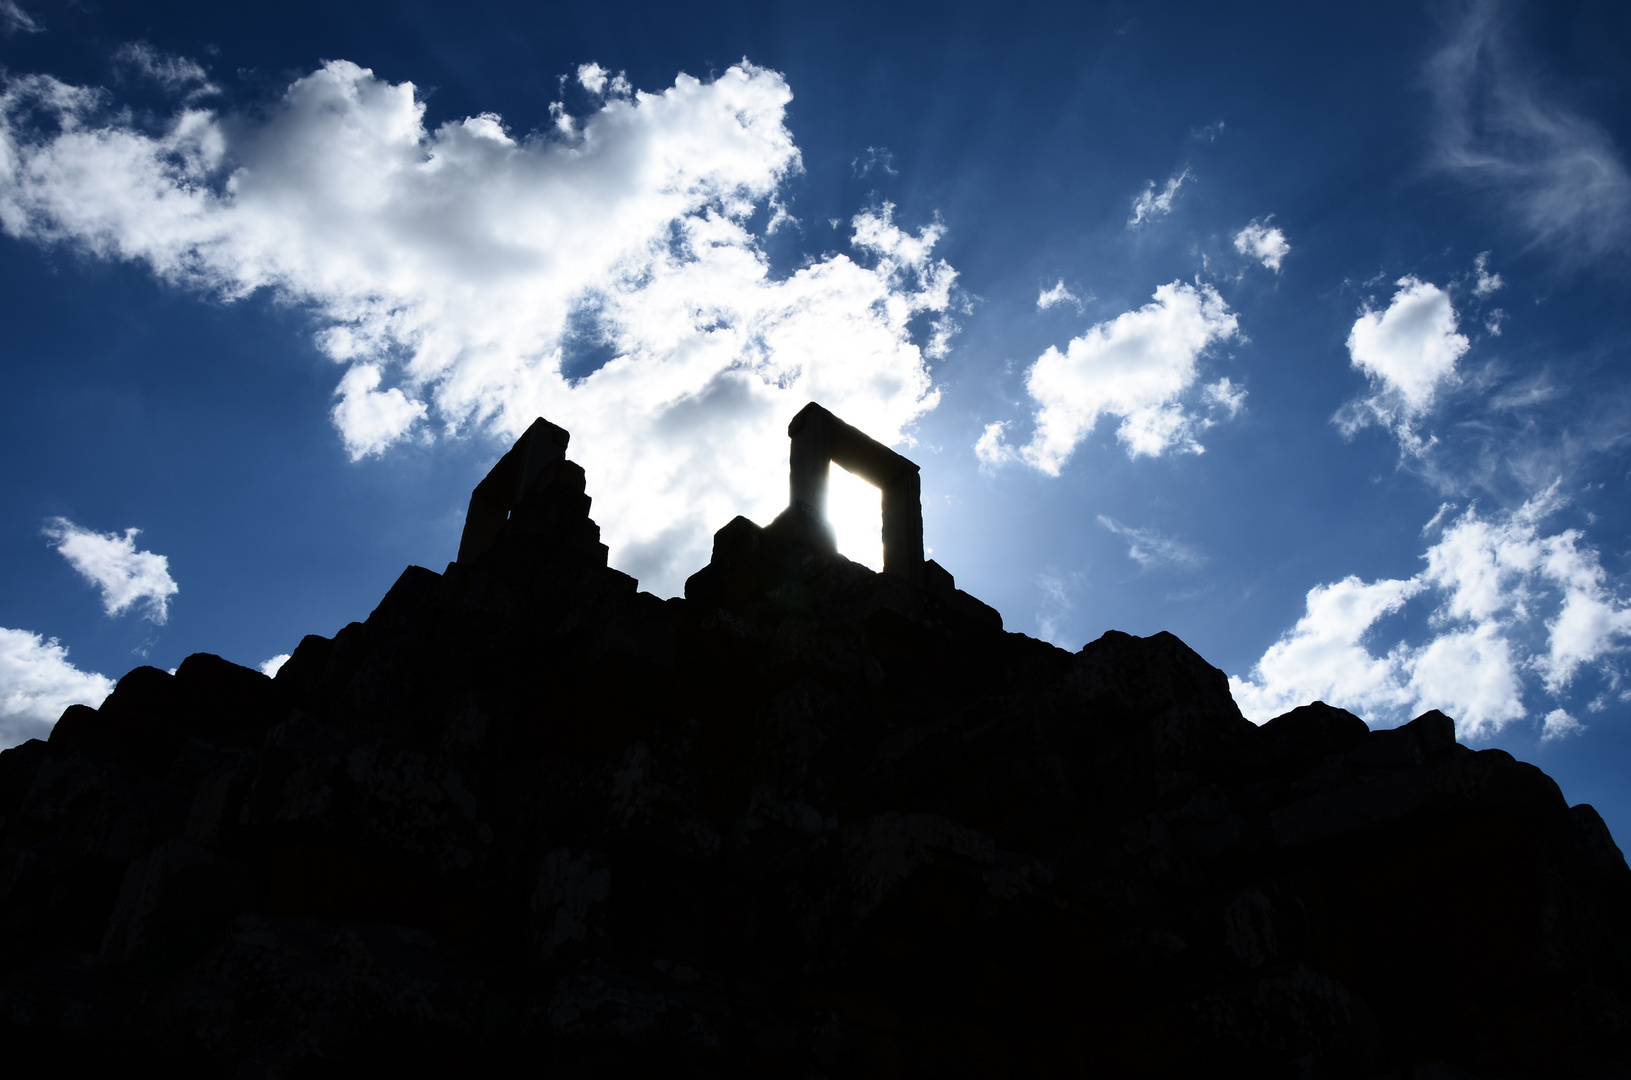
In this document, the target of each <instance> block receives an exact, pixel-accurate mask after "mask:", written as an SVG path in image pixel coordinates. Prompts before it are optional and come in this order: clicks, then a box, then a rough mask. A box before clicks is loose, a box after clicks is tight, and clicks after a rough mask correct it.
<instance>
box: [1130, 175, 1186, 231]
mask: <svg viewBox="0 0 1631 1080" xmlns="http://www.w3.org/2000/svg"><path fill="white" fill-rule="evenodd" d="M1188 179H1189V170H1188V169H1185V170H1184V171H1183V172H1181V173H1179V174H1178V175H1177V176H1174V177H1172V178H1170V179H1169V180H1168V181H1167V182H1166V184H1165V185H1164V186H1163V187H1162V188H1161V190H1160V191H1159V192H1158V191H1156V190H1155V181H1154V180H1151V181H1150V182H1149V183H1148V185H1147V186H1146V187H1145V188H1144V190H1143V191H1141V192H1140V193H1139V195H1138V198H1136V199H1134V200H1133V216H1132V217H1130V218H1128V219H1127V224H1128V225H1142V224H1144V222H1146V221H1150V220H1153V219H1155V218H1158V217H1163V216H1165V215H1167V214H1170V213H1172V200H1174V199H1176V198H1177V197H1178V189H1179V188H1181V187H1183V186H1184V181H1185V180H1188Z"/></svg>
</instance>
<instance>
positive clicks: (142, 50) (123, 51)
mask: <svg viewBox="0 0 1631 1080" xmlns="http://www.w3.org/2000/svg"><path fill="white" fill-rule="evenodd" d="M113 58H114V59H115V60H117V61H119V62H120V63H122V64H124V65H126V66H128V67H130V68H132V69H134V70H135V71H137V72H138V73H140V74H141V75H144V76H146V77H147V78H149V79H151V80H153V81H154V82H156V83H158V84H159V85H160V86H162V87H164V89H166V90H169V91H171V92H172V93H181V92H184V91H185V92H187V93H189V95H190V96H192V97H203V96H204V95H206V94H214V93H217V92H218V91H217V88H216V87H215V86H214V84H212V83H211V82H210V77H209V72H207V71H205V70H204V68H203V65H201V64H199V63H198V61H196V60H189V59H187V58H186V57H184V56H176V55H174V54H173V53H167V52H161V51H160V50H158V49H155V48H154V47H153V46H151V45H149V44H148V43H147V42H145V41H133V42H130V43H129V44H127V45H122V46H120V47H119V49H118V50H117V51H115V52H114V54H113Z"/></svg>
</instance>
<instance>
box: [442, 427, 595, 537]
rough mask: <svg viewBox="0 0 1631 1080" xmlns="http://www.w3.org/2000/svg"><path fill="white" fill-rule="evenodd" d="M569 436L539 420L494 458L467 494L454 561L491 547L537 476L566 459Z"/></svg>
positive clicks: (566, 432) (567, 433) (562, 429)
mask: <svg viewBox="0 0 1631 1080" xmlns="http://www.w3.org/2000/svg"><path fill="white" fill-rule="evenodd" d="M571 438H572V436H571V434H570V433H569V432H568V431H567V430H566V429H565V428H561V427H556V426H555V425H554V424H552V423H550V422H549V421H548V420H545V419H544V418H543V417H541V416H540V417H539V418H538V419H536V420H534V421H533V422H532V426H531V427H529V428H527V430H526V431H525V432H523V433H522V435H521V437H520V438H519V439H517V440H515V445H514V446H512V447H510V451H509V453H507V454H505V455H504V456H503V457H501V458H499V459H498V464H497V465H494V466H493V468H492V471H491V472H489V473H488V474H487V476H486V478H485V479H484V480H482V482H481V483H479V484H477V485H476V489H475V490H474V491H472V492H471V493H470V509H469V511H467V512H466V514H465V517H464V535H463V536H462V537H460V539H459V558H458V560H457V561H458V562H461V563H468V562H469V561H470V560H471V559H474V558H475V557H476V556H477V555H480V554H481V553H482V552H484V551H486V550H487V549H488V548H489V547H491V546H492V543H493V540H494V538H495V537H497V536H498V531H499V530H500V529H502V528H503V527H504V522H505V521H507V520H509V517H510V511H511V510H514V509H515V507H516V504H517V503H519V502H520V501H521V497H522V496H524V495H525V494H526V493H527V492H528V491H529V490H531V488H532V485H533V484H534V483H535V482H537V480H538V476H539V474H541V473H542V472H543V471H544V470H545V469H547V468H549V467H550V466H551V465H554V464H555V463H557V462H559V461H564V460H565V459H566V444H567V443H568V442H569V441H570V440H571Z"/></svg>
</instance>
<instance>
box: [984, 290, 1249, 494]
mask: <svg viewBox="0 0 1631 1080" xmlns="http://www.w3.org/2000/svg"><path fill="white" fill-rule="evenodd" d="M1238 330H1239V323H1238V320H1237V319H1236V318H1235V315H1234V313H1233V312H1231V311H1230V310H1229V305H1228V304H1226V303H1224V301H1223V298H1222V297H1221V296H1219V295H1218V293H1217V290H1216V289H1214V288H1212V286H1210V285H1202V286H1200V287H1199V288H1197V287H1195V286H1193V285H1188V284H1185V283H1184V282H1181V281H1174V282H1172V283H1171V284H1170V285H1162V286H1161V287H1160V288H1158V289H1156V290H1155V298H1154V300H1153V301H1152V302H1151V303H1148V304H1145V305H1144V306H1143V307H1141V308H1139V309H1137V310H1136V311H1127V312H1123V313H1122V314H1120V315H1118V316H1116V317H1115V318H1114V319H1111V320H1109V321H1107V322H1101V323H1098V324H1096V325H1094V326H1093V327H1091V328H1090V329H1089V330H1088V331H1087V333H1085V334H1083V335H1082V336H1081V337H1078V338H1074V339H1072V340H1071V342H1070V344H1068V345H1067V346H1066V347H1065V351H1064V352H1060V351H1059V350H1058V348H1056V347H1053V346H1050V347H1049V348H1048V351H1047V352H1045V353H1043V354H1042V356H1041V357H1039V358H1038V359H1037V361H1036V363H1034V364H1032V365H1031V368H1030V370H1029V372H1027V374H1026V377H1025V388H1026V390H1028V391H1029V392H1030V395H1031V397H1032V399H1033V400H1035V401H1036V402H1037V403H1038V405H1039V408H1038V409H1037V411H1036V416H1035V420H1036V430H1035V433H1034V434H1033V435H1032V437H1031V441H1030V442H1029V443H1028V444H1026V445H1025V446H1022V447H1018V448H1015V447H1012V446H1010V445H1009V444H1008V443H1007V441H1006V440H1005V433H1006V430H1007V423H1006V422H1005V421H997V422H995V423H992V424H988V425H987V426H986V428H985V432H984V434H982V435H981V436H980V439H979V441H978V442H977V443H976V444H975V447H974V450H975V453H976V455H977V456H978V457H979V459H980V461H981V463H982V464H984V465H985V466H987V467H988V468H990V467H996V466H999V465H1003V464H1007V463H1010V462H1016V461H1017V462H1024V463H1025V464H1027V465H1030V466H1031V467H1032V468H1034V469H1037V470H1039V471H1041V472H1044V473H1047V474H1048V475H1049V476H1058V475H1059V470H1060V469H1061V468H1062V467H1063V466H1064V464H1065V462H1066V461H1068V460H1070V456H1071V454H1072V453H1074V452H1075V450H1076V447H1077V445H1078V444H1080V443H1081V441H1082V440H1083V439H1085V438H1086V437H1087V436H1088V435H1089V434H1090V433H1091V432H1092V431H1093V429H1094V427H1095V426H1096V425H1097V424H1098V422H1099V419H1100V418H1101V417H1103V416H1118V417H1120V418H1121V424H1120V425H1119V427H1118V428H1117V429H1116V437H1117V438H1118V439H1119V440H1120V441H1121V443H1122V444H1123V445H1124V446H1125V447H1126V448H1127V454H1128V456H1129V457H1138V456H1140V455H1149V456H1151V457H1155V456H1159V455H1161V454H1163V453H1165V452H1167V451H1168V450H1174V449H1176V450H1181V451H1185V452H1189V453H1200V452H1201V451H1202V449H1203V448H1202V446H1201V444H1200V442H1199V441H1198V440H1197V439H1196V436H1197V435H1198V434H1199V433H1200V432H1201V431H1203V430H1205V429H1206V428H1207V427H1209V426H1211V424H1212V423H1213V422H1214V421H1213V420H1212V419H1211V416H1210V415H1204V414H1201V413H1197V412H1195V411H1192V410H1193V409H1194V408H1195V407H1196V405H1197V403H1195V402H1193V401H1190V402H1188V403H1186V400H1185V399H1186V397H1187V396H1188V395H1189V392H1190V391H1191V390H1192V389H1193V388H1194V386H1195V384H1196V383H1197V382H1198V380H1199V378H1200V367H1199V360H1200V357H1201V354H1202V353H1203V352H1205V351H1206V350H1207V349H1208V348H1209V347H1211V346H1212V345H1214V344H1216V343H1217V342H1220V341H1227V340H1228V339H1230V338H1232V337H1234V336H1235V335H1236V333H1237V332H1238ZM1208 391H1211V392H1208ZM1243 395H1244V392H1243V391H1241V390H1239V389H1238V388H1236V387H1233V386H1232V385H1231V384H1229V383H1228V382H1227V380H1225V381H1224V382H1223V383H1222V384H1220V385H1219V386H1217V387H1216V388H1215V389H1214V388H1210V387H1209V388H1206V390H1203V392H1202V394H1201V398H1202V400H1201V402H1199V403H1198V404H1199V405H1200V406H1201V407H1202V408H1204V409H1206V411H1207V413H1208V414H1209V413H1211V412H1215V411H1217V410H1218V409H1222V410H1223V411H1225V412H1227V413H1228V414H1229V415H1231V416H1232V415H1233V414H1234V413H1235V412H1238V411H1239V408H1240V402H1241V400H1242V399H1243Z"/></svg>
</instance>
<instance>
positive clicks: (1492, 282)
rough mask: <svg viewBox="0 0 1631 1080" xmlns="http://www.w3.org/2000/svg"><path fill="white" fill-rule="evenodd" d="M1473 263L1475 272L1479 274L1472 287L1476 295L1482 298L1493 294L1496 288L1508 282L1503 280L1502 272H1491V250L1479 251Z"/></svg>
mask: <svg viewBox="0 0 1631 1080" xmlns="http://www.w3.org/2000/svg"><path fill="white" fill-rule="evenodd" d="M1472 265H1473V271H1474V273H1476V274H1477V275H1478V276H1477V278H1476V279H1475V281H1474V284H1473V287H1472V292H1473V295H1474V296H1477V297H1479V298H1480V299H1482V298H1484V297H1486V296H1493V295H1494V294H1495V292H1496V290H1498V289H1500V288H1501V286H1503V285H1505V284H1506V282H1504V281H1502V280H1501V275H1500V274H1492V273H1490V272H1489V252H1487V251H1483V252H1479V254H1478V258H1476V259H1474V260H1473V263H1472Z"/></svg>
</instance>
